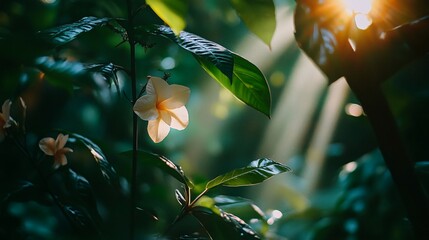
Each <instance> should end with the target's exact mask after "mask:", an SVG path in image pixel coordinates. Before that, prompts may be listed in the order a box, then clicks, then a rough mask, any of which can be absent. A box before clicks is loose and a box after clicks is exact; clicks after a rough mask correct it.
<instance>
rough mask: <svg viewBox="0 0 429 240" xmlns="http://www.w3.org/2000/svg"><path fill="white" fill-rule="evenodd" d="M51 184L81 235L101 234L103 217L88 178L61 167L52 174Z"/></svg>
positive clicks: (60, 203) (62, 206) (65, 211)
mask: <svg viewBox="0 0 429 240" xmlns="http://www.w3.org/2000/svg"><path fill="white" fill-rule="evenodd" d="M49 184H50V188H51V190H52V192H53V194H55V198H56V201H57V203H58V204H59V206H60V207H61V208H62V210H63V211H62V212H63V213H64V214H66V216H67V218H68V219H69V220H70V222H71V223H72V224H73V227H74V229H75V230H77V232H78V233H79V235H82V236H87V237H89V236H97V235H99V234H100V231H99V224H100V221H101V219H100V215H99V214H98V210H97V203H96V200H95V196H94V193H93V191H92V187H91V185H90V184H89V182H88V180H86V178H84V177H83V176H81V175H79V174H77V173H76V172H74V171H73V170H71V169H70V168H68V167H61V168H59V169H58V171H56V172H55V174H54V175H52V176H51V178H50V179H49Z"/></svg>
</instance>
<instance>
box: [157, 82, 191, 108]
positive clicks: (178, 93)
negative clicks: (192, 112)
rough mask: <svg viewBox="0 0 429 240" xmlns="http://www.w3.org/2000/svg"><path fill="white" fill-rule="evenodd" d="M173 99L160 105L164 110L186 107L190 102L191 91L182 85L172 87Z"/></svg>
mask: <svg viewBox="0 0 429 240" xmlns="http://www.w3.org/2000/svg"><path fill="white" fill-rule="evenodd" d="M169 87H170V92H171V97H169V98H167V99H166V100H164V101H162V102H161V103H160V105H161V107H162V108H165V109H173V108H179V107H182V106H183V105H185V104H186V103H187V102H188V100H189V95H190V94H191V90H190V89H189V88H188V87H185V86H181V85H176V84H173V85H170V86H169Z"/></svg>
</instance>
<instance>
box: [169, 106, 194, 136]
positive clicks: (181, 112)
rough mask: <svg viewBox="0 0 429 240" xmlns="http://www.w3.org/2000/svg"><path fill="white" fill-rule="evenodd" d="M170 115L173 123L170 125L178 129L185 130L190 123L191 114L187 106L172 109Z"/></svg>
mask: <svg viewBox="0 0 429 240" xmlns="http://www.w3.org/2000/svg"><path fill="white" fill-rule="evenodd" d="M169 112H170V116H171V124H170V127H171V128H174V129H177V130H183V129H185V128H186V127H187V126H188V123H189V115H188V110H187V109H186V107H185V106H182V107H180V108H175V109H170V110H169Z"/></svg>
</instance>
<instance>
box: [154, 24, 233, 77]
mask: <svg viewBox="0 0 429 240" xmlns="http://www.w3.org/2000/svg"><path fill="white" fill-rule="evenodd" d="M151 33H152V34H154V35H159V36H162V37H165V38H168V39H170V40H172V41H173V42H175V43H177V44H178V45H179V46H180V47H182V48H183V49H185V50H187V51H189V52H191V53H193V54H194V56H196V57H197V58H201V59H204V60H206V61H208V62H210V63H212V64H213V65H214V66H215V67H216V68H218V69H219V70H220V71H221V72H222V73H223V74H225V75H226V76H227V77H228V78H229V79H231V78H232V72H233V68H234V59H233V54H232V53H231V51H229V50H228V49H226V48H224V47H223V46H221V45H219V44H217V43H215V42H212V41H209V40H207V39H204V38H202V37H200V36H197V35H195V34H192V33H188V32H185V31H182V32H181V33H180V35H178V36H176V35H175V34H174V33H173V31H172V30H171V28H169V27H167V26H162V25H161V26H158V27H157V28H156V29H155V30H152V32H151Z"/></svg>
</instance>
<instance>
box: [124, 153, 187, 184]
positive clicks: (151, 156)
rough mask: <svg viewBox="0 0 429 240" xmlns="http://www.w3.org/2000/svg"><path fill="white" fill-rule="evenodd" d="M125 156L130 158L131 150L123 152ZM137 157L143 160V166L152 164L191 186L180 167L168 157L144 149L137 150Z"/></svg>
mask: <svg viewBox="0 0 429 240" xmlns="http://www.w3.org/2000/svg"><path fill="white" fill-rule="evenodd" d="M123 155H124V156H126V157H127V158H131V157H132V155H133V151H131V150H130V151H127V152H124V153H123ZM138 158H139V160H140V161H142V162H143V164H144V165H145V166H153V167H157V168H159V169H161V170H162V171H163V172H165V173H167V174H168V175H170V176H172V177H174V178H175V179H176V180H178V181H179V182H181V183H183V184H185V185H186V186H188V187H190V188H192V187H193V184H192V182H191V181H190V180H189V179H188V178H187V177H186V175H185V172H184V171H183V170H182V168H181V167H180V166H179V165H177V164H175V163H174V162H173V161H171V160H169V159H168V158H166V157H164V156H161V155H158V154H155V153H150V152H146V151H138Z"/></svg>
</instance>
